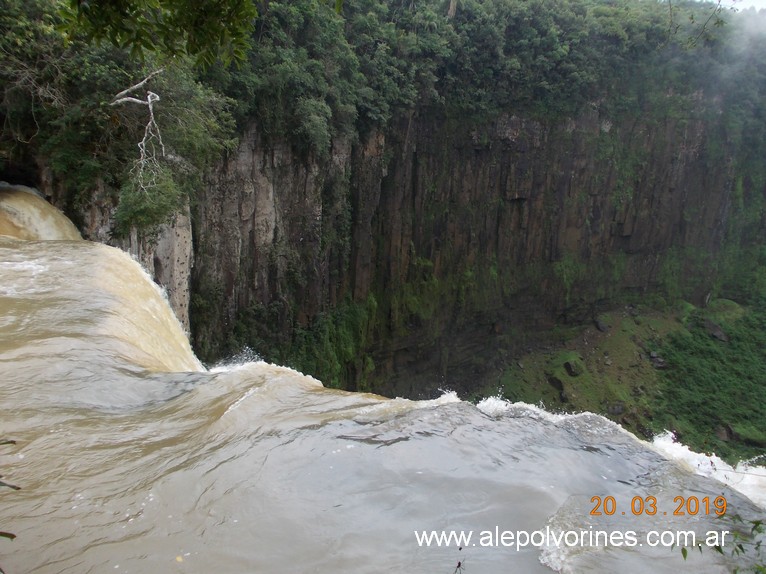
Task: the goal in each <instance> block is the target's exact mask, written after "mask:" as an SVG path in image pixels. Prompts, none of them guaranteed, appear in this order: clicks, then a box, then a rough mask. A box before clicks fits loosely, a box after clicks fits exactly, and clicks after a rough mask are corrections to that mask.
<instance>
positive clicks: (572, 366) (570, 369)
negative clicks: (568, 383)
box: [564, 361, 582, 377]
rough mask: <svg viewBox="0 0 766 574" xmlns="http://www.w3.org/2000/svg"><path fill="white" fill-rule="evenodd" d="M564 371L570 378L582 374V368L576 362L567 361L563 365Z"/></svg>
mask: <svg viewBox="0 0 766 574" xmlns="http://www.w3.org/2000/svg"><path fill="white" fill-rule="evenodd" d="M564 369H566V372H567V375H569V376H570V377H578V376H580V375H581V374H582V366H581V365H580V364H579V363H577V362H576V361H567V362H566V363H564Z"/></svg>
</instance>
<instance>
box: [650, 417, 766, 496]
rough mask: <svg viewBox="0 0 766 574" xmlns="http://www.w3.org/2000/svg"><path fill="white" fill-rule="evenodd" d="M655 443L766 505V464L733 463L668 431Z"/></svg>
mask: <svg viewBox="0 0 766 574" xmlns="http://www.w3.org/2000/svg"><path fill="white" fill-rule="evenodd" d="M652 446H653V447H654V449H655V450H657V451H658V452H660V453H661V454H663V455H664V456H666V457H668V458H670V459H672V460H675V461H677V462H679V463H680V464H681V465H682V466H683V467H685V468H687V469H689V470H691V471H692V472H694V473H695V474H698V475H700V476H706V477H709V478H713V479H715V480H717V481H719V482H722V483H723V484H726V485H727V486H730V487H731V488H733V489H734V490H737V491H738V492H741V493H742V494H744V495H745V496H747V497H748V498H749V499H750V500H752V501H753V502H754V503H755V504H757V505H758V506H760V507H761V508H766V467H764V466H757V465H755V464H751V463H749V462H748V461H742V462H739V463H737V465H736V466H734V467H732V466H731V465H730V464H728V463H726V462H725V461H723V460H722V459H721V458H720V457H718V456H716V455H715V454H712V455H706V454H702V453H698V452H694V451H693V450H691V449H690V448H689V447H688V446H686V445H685V444H682V443H680V442H676V440H675V436H674V435H673V433H671V432H669V431H665V432H664V433H662V434H660V435H657V436H656V437H654V440H653V441H652Z"/></svg>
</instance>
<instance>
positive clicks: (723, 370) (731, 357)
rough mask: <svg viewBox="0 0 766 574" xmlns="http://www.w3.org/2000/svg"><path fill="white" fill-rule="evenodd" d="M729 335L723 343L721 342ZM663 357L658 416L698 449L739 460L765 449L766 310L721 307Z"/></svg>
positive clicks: (659, 423)
mask: <svg viewBox="0 0 766 574" xmlns="http://www.w3.org/2000/svg"><path fill="white" fill-rule="evenodd" d="M721 333H723V335H724V336H723V337H722V336H721ZM658 352H659V353H660V354H661V355H662V356H663V357H664V358H665V360H666V361H667V369H666V370H664V371H663V373H662V378H661V385H660V391H661V395H660V397H659V398H658V401H657V405H656V409H655V414H656V417H655V418H656V420H655V422H654V425H653V426H654V428H655V429H656V430H657V431H660V430H663V429H670V430H672V431H674V432H676V433H677V435H678V438H679V439H680V440H682V441H683V442H684V443H685V444H687V445H689V446H690V447H691V448H693V449H695V450H701V451H706V452H715V453H716V454H717V455H719V456H721V457H722V458H724V459H726V460H728V461H730V462H735V461H736V460H739V459H746V458H751V457H753V456H757V455H762V454H764V448H766V404H765V403H764V396H766V311H765V310H764V309H763V306H760V305H759V306H754V307H753V308H752V309H750V310H749V311H746V310H744V309H742V308H741V307H739V305H737V304H736V303H734V302H731V301H725V300H723V301H719V302H716V303H715V304H713V305H711V306H710V308H709V309H706V310H705V311H704V312H703V311H697V312H696V313H694V314H693V315H692V317H691V318H690V321H689V323H688V325H687V329H686V330H684V331H680V332H678V333H675V334H673V335H671V336H670V337H668V338H667V339H666V340H665V341H664V342H663V343H662V344H661V345H660V346H659V347H658Z"/></svg>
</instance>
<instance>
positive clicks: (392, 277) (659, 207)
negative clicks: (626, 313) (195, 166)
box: [193, 110, 731, 395]
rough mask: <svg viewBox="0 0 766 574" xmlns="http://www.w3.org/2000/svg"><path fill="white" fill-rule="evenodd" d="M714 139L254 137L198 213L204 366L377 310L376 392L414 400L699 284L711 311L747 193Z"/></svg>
mask: <svg viewBox="0 0 766 574" xmlns="http://www.w3.org/2000/svg"><path fill="white" fill-rule="evenodd" d="M709 140H710V138H709V134H708V128H707V127H706V126H705V125H704V124H703V123H702V122H700V121H694V120H686V121H680V120H672V119H668V118H665V119H663V120H661V121H657V120H654V121H652V122H649V121H645V120H644V119H643V118H635V119H632V120H629V121H627V122H625V121H623V122H622V123H621V124H620V125H612V123H611V121H609V120H608V119H605V118H603V117H600V116H599V114H598V112H597V111H596V110H594V111H592V112H591V113H589V114H586V115H584V116H582V117H580V118H578V119H576V120H574V119H573V120H569V121H567V122H563V123H561V124H557V125H543V124H541V123H538V122H534V121H530V120H525V119H523V118H518V117H514V116H511V115H508V116H503V117H500V118H498V119H497V120H496V121H494V122H492V123H491V124H486V125H481V126H476V125H473V126H469V125H464V124H461V122H458V121H456V120H454V119H447V118H443V117H439V116H436V115H429V114H428V113H426V112H424V113H421V114H419V115H418V114H415V113H410V114H409V115H406V116H404V117H402V118H400V119H399V120H398V122H396V123H394V124H393V125H392V127H391V128H390V129H389V130H388V131H387V132H386V133H385V134H383V133H378V132H374V133H371V134H368V135H367V136H366V137H364V138H362V140H361V141H360V142H358V143H357V144H355V145H354V146H349V145H347V144H345V143H343V142H335V144H334V148H333V152H332V154H331V156H330V157H328V158H327V159H323V160H320V159H317V158H314V157H305V156H300V155H298V154H296V153H295V152H294V151H293V150H292V149H291V148H290V147H289V146H287V145H272V146H266V145H264V144H263V142H262V141H261V140H260V138H259V135H258V131H257V128H256V127H255V126H253V127H252V128H251V129H250V130H249V131H248V132H247V133H246V134H245V136H244V137H243V139H242V143H241V144H240V146H239V149H238V152H237V154H236V155H235V156H233V157H230V158H228V160H227V161H226V162H225V163H224V164H223V165H222V166H221V168H220V170H219V171H218V173H217V174H215V176H214V177H213V178H211V180H210V183H209V185H208V186H207V188H206V189H205V190H203V192H202V193H201V195H200V197H199V198H198V200H197V201H196V203H195V208H194V213H195V225H196V227H195V241H196V246H197V247H196V249H197V255H196V257H197V263H198V264H197V266H196V268H195V271H194V291H195V296H194V297H195V301H196V304H195V305H193V307H194V309H195V311H194V315H195V316H194V317H193V324H194V328H193V332H194V337H195V343H196V346H197V349H198V350H201V352H202V355H203V356H204V357H207V358H210V357H213V356H216V355H217V354H220V353H221V352H223V351H224V350H225V346H224V343H223V342H224V341H225V340H226V339H227V337H230V336H231V335H232V334H234V335H235V339H237V341H238V342H239V343H240V344H241V343H243V342H247V335H246V334H244V335H243V334H242V333H240V332H239V331H238V330H237V328H238V325H239V324H240V319H241V317H242V313H243V312H245V311H247V310H251V311H253V313H255V315H253V316H254V317H257V321H258V322H259V323H264V322H265V323H266V324H264V325H262V327H263V331H264V332H266V333H267V334H266V335H263V336H264V337H267V338H268V337H270V338H271V340H272V341H276V342H277V343H278V342H279V341H283V342H284V341H286V340H288V339H289V338H290V336H291V334H292V331H293V329H295V328H296V327H305V326H306V325H308V324H310V322H311V321H312V320H313V319H314V318H315V317H316V316H317V315H318V314H319V313H322V312H325V311H330V310H332V309H334V308H336V307H337V306H338V304H339V303H340V302H341V301H343V300H346V301H352V302H361V301H363V300H364V299H365V298H366V297H368V296H369V295H371V294H372V295H374V296H375V297H376V299H377V301H378V303H379V306H378V315H379V317H378V321H377V324H376V328H375V329H376V332H375V334H376V337H375V343H374V344H373V347H372V349H371V352H372V354H373V356H374V357H375V365H376V377H377V379H378V380H379V381H382V380H387V381H393V382H391V383H389V384H386V385H379V386H378V387H376V388H377V390H382V391H384V392H390V393H400V392H401V393H404V394H409V395H412V394H417V391H418V388H422V387H423V385H425V386H431V387H433V386H435V385H438V384H439V380H438V379H439V377H440V375H439V374H440V373H441V375H442V376H445V377H447V376H449V375H450V373H457V372H460V373H462V374H461V376H463V377H464V375H465V373H470V372H472V369H480V368H481V365H479V363H480V362H481V361H480V360H479V359H478V357H481V356H482V351H483V350H485V349H486V348H488V347H492V346H493V345H495V346H497V345H500V344H502V345H514V344H524V342H525V341H529V340H530V339H532V338H533V334H534V332H535V331H536V330H540V329H543V328H546V327H549V326H551V325H552V324H553V323H554V321H556V320H560V319H561V318H562V317H563V318H565V319H573V320H582V319H586V318H588V317H589V316H590V314H591V313H592V312H593V308H594V305H596V304H598V303H599V302H600V301H604V300H608V298H609V297H611V296H613V295H616V294H618V293H620V292H625V291H626V290H630V291H633V292H638V293H640V292H643V291H646V290H649V289H654V288H656V287H658V286H659V285H664V286H665V287H667V285H665V284H667V283H672V282H673V281H677V280H678V279H679V277H678V276H679V275H685V276H693V278H694V283H693V284H692V291H693V293H692V295H693V296H695V297H698V298H702V297H704V295H705V293H706V292H707V290H708V289H709V287H710V283H711V281H712V276H710V274H709V273H710V271H709V269H710V268H711V267H710V266H709V265H707V266H706V261H708V259H709V258H710V257H711V256H713V255H714V254H715V253H716V252H717V251H718V249H719V247H720V245H721V242H722V239H723V234H724V229H725V225H726V219H727V217H726V215H727V209H728V202H729V188H730V187H731V184H730V180H731V174H730V173H728V172H727V169H726V167H725V166H726V165H727V163H726V161H725V157H721V156H719V157H713V155H712V152H711V150H710V147H711V146H710V145H709V143H710V141H709ZM695 258H696V259H695ZM254 310H257V313H256V312H255V311H254ZM237 337H239V338H237ZM492 341H495V343H493V342H492ZM500 341H501V343H500ZM255 350H256V351H259V349H255ZM405 372H406V373H407V376H406V379H407V380H408V381H409V382H406V383H405V382H402V381H404V379H405V377H404V373H405ZM418 373H422V376H419V375H418ZM399 374H401V375H402V377H398V375H399ZM425 379H428V380H429V381H430V382H424V381H425Z"/></svg>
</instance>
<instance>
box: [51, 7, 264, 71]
mask: <svg viewBox="0 0 766 574" xmlns="http://www.w3.org/2000/svg"><path fill="white" fill-rule="evenodd" d="M62 14H63V16H64V18H65V20H66V22H67V23H68V27H69V29H70V30H73V31H78V32H80V33H83V34H85V35H86V37H87V38H88V39H90V40H94V41H102V40H107V41H109V42H111V43H112V44H114V45H116V46H120V47H123V48H129V49H130V51H131V54H132V55H133V56H135V57H140V58H143V57H144V54H145V53H147V52H155V53H156V52H160V53H163V54H166V55H168V56H177V55H180V54H186V55H189V56H191V57H193V58H194V59H195V60H196V63H197V64H198V65H202V66H209V65H211V64H214V63H215V62H216V61H217V60H221V61H223V62H224V63H229V62H230V61H231V60H236V61H243V60H244V59H245V56H246V54H247V49H248V47H249V45H250V33H251V32H252V29H253V25H254V21H255V18H256V16H257V10H256V7H255V4H254V3H253V1H252V0H116V1H115V0H67V3H66V4H65V5H63V6H62Z"/></svg>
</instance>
